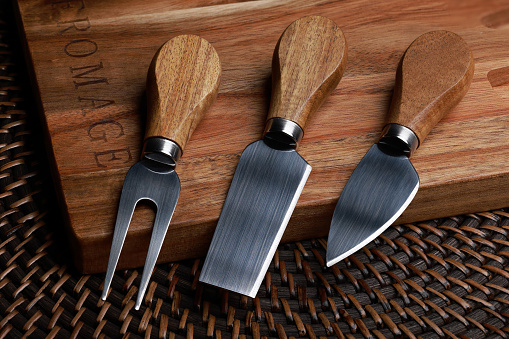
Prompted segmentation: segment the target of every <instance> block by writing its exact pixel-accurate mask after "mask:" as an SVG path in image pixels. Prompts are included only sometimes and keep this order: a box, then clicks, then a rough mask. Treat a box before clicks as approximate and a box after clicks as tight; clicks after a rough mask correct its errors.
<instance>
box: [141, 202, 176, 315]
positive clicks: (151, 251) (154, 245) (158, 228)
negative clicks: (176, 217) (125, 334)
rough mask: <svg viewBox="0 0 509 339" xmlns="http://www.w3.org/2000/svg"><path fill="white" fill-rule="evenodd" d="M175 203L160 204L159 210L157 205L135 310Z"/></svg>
mask: <svg viewBox="0 0 509 339" xmlns="http://www.w3.org/2000/svg"><path fill="white" fill-rule="evenodd" d="M175 204H176V201H175V203H173V204H166V203H163V204H161V206H162V207H161V208H159V205H158V207H157V213H156V219H155V221H154V227H153V229H152V236H151V238H150V245H149V247H148V252H147V258H146V259H145V267H144V269H143V275H142V277H141V282H140V288H139V289H138V297H137V299H136V305H135V306H134V308H135V309H136V310H139V309H140V306H141V302H142V300H143V296H144V295H145V291H146V290H147V287H148V282H149V280H150V276H151V275H152V271H153V270H154V267H155V264H156V261H157V257H158V256H159V252H160V251H161V247H162V245H163V241H164V237H165V236H166V231H168V226H169V225H170V220H171V217H172V216H173V211H174V210H175ZM172 205H173V208H167V207H168V206H172Z"/></svg>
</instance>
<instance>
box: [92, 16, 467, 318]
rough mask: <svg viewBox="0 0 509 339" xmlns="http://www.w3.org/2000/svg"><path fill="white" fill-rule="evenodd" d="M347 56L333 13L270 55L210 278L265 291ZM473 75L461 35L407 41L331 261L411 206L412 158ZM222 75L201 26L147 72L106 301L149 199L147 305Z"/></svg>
mask: <svg viewBox="0 0 509 339" xmlns="http://www.w3.org/2000/svg"><path fill="white" fill-rule="evenodd" d="M346 65H347V43H346V40H345V37H344V35H343V32H342V31H341V29H340V28H339V27H338V26H337V25H336V24H335V23H334V22H333V21H332V20H330V19H327V18H325V17H321V16H308V17H304V18H301V19H298V20H296V21H294V22H293V23H292V24H291V25H290V26H288V28H287V29H286V30H285V31H284V32H283V34H282V35H281V37H280V39H279V41H278V42H277V44H276V47H275V50H274V55H273V59H272V94H271V101H270V107H269V110H268V115H267V119H266V123H265V129H264V132H263V137H262V139H261V140H259V141H255V142H253V143H251V144H250V145H248V146H247V147H246V148H245V149H244V151H243V152H242V155H241V156H240V159H239V161H238V165H237V168H236V171H235V174H234V177H233V180H232V182H231V185H230V188H229V191H228V194H227V197H226V200H225V202H224V205H223V206H222V211H221V214H220V216H219V220H218V223H217V227H216V229H215V233H214V236H213V239H212V243H211V244H210V247H209V250H208V254H207V256H206V258H205V262H204V264H203V268H202V270H201V274H200V277H199V280H200V281H201V282H203V283H207V284H210V285H214V286H218V287H221V288H224V289H227V290H231V291H234V292H238V293H241V294H244V295H247V296H250V297H255V296H256V294H257V292H258V289H259V287H260V285H261V282H262V280H263V277H264V276H265V273H266V271H267V269H268V266H269V264H270V261H271V260H272V257H273V255H274V253H275V251H276V248H277V246H278V244H279V242H280V240H281V237H282V235H283V233H284V231H285V228H286V226H287V224H288V221H289V219H290V217H291V215H292V212H293V210H294V207H295V205H296V203H297V201H298V199H299V196H300V194H301V192H302V191H303V189H304V186H305V184H306V181H307V178H308V176H309V174H310V172H311V166H310V164H308V163H307V162H306V160H305V159H304V158H303V157H302V156H301V155H299V153H298V152H297V147H298V145H299V143H300V142H301V140H302V137H303V135H304V128H305V126H306V123H307V121H309V119H310V118H311V116H312V115H313V114H320V112H319V111H320V106H321V104H322V103H323V102H324V100H325V99H326V98H327V96H328V95H329V94H330V93H331V92H332V91H333V90H334V89H335V88H336V86H337V85H338V83H339V81H340V79H341V77H342V76H343V73H344V71H345V68H346ZM473 73H474V61H473V57H472V53H471V51H470V49H469V47H468V45H467V44H466V42H465V41H464V40H463V39H462V38H461V37H459V36H458V35H456V34H454V33H452V32H448V31H433V32H429V33H426V34H423V35H421V36H420V37H418V38H417V39H416V40H414V42H413V43H412V44H411V45H410V46H409V47H408V49H407V50H406V52H405V53H404V55H403V57H402V58H401V61H400V63H399V65H398V68H397V72H396V80H395V86H394V92H393V97H392V102H391V105H390V108H389V112H388V115H387V118H386V124H385V127H384V128H383V130H382V132H381V137H380V138H379V140H378V141H377V142H376V143H375V144H374V145H373V146H372V147H371V148H370V149H369V151H368V152H367V153H366V155H365V156H364V157H363V158H362V160H361V161H360V162H359V164H358V166H357V168H356V169H355V170H354V172H353V173H352V174H351V176H350V178H349V180H348V182H347V184H346V186H345V187H344V189H343V191H342V192H341V195H340V197H339V200H338V202H337V205H336V208H335V210H334V214H333V217H332V220H331V225H330V232H329V237H328V241H327V254H326V264H327V266H331V265H334V264H335V263H337V262H339V261H340V260H342V259H344V258H346V257H348V256H349V255H351V254H353V253H355V252H356V251H357V250H359V249H361V248H362V247H364V246H365V245H367V244H368V243H369V242H370V241H372V240H373V239H374V238H376V237H377V236H378V235H379V234H381V233H382V232H383V231H384V230H385V229H387V227H389V226H390V225H391V224H392V223H393V222H394V221H395V220H396V219H397V218H398V216H399V215H400V214H401V213H402V212H403V211H404V210H405V208H406V207H407V206H408V205H409V203H410V202H411V201H412V199H413V197H414V196H415V194H416V193H417V190H418V187H419V177H418V174H417V172H416V170H415V169H414V167H413V166H412V163H411V162H410V157H411V156H412V154H413V153H414V152H416V149H417V148H418V147H419V146H420V145H421V144H422V143H423V141H424V139H425V138H426V136H427V134H428V133H429V132H430V130H431V129H432V128H433V126H434V125H436V124H437V123H438V122H439V121H440V120H441V119H442V117H444V115H445V114H446V113H447V112H449V111H450V110H451V109H452V108H453V107H454V106H455V105H456V104H457V103H458V102H459V101H460V100H461V99H462V98H463V96H464V95H465V94H466V92H467V90H468V88H469V86H470V83H471V81H472V78H473ZM220 78H221V65H220V61H219V57H218V54H217V53H216V51H215V49H214V48H213V47H212V46H211V45H210V44H209V43H208V42H207V41H206V40H204V39H203V38H200V37H197V36H195V35H180V36H177V37H175V38H173V39H171V40H169V41H168V42H166V43H165V44H164V45H163V46H162V47H161V48H160V49H159V51H158V52H157V53H156V55H155V56H154V58H153V60H152V63H151V65H150V67H149V70H148V76H147V103H148V110H147V112H148V114H147V126H146V132H145V141H144V144H143V151H142V155H141V160H140V161H139V162H138V163H136V164H135V165H133V166H132V167H131V169H130V170H129V172H128V173H127V175H126V178H125V180H124V185H123V188H122V192H121V198H120V203H119V208H118V214H117V220H116V224H115V229H114V235H113V241H112V246H111V251H110V257H109V261H108V268H107V273H106V279H105V283H104V286H103V295H102V299H103V300H105V299H106V297H107V295H108V292H109V289H110V284H111V282H112V279H113V274H114V271H115V268H116V265H117V262H118V259H119V256H120V253H121V250H122V245H123V243H124V240H125V238H126V234H127V231H128V228H129V223H130V222H131V218H132V215H133V212H134V209H135V206H136V204H137V203H138V202H139V201H141V200H150V201H152V202H153V204H154V205H155V206H156V209H157V212H156V217H155V221H154V226H153V230H152V236H151V240H150V245H149V249H148V254H147V257H146V262H145V267H144V270H143V275H142V278H141V283H140V288H139V291H138V296H137V301H136V304H135V308H136V309H139V307H140V306H141V303H142V300H143V296H144V293H145V291H146V289H147V286H148V282H149V280H150V276H151V274H152V271H153V269H154V265H155V263H156V259H157V257H158V254H159V251H160V249H161V246H162V244H163V240H164V238H165V236H166V233H167V230H168V228H169V225H170V222H171V218H172V215H173V212H174V210H175V209H176V208H178V204H177V200H178V197H179V194H180V182H179V178H178V175H177V172H176V164H177V161H178V160H179V158H180V157H181V155H182V153H183V149H184V147H185V145H186V143H187V141H188V140H189V138H190V136H191V134H192V132H193V130H194V129H195V128H196V126H197V125H198V123H199V122H200V120H201V118H202V117H203V116H204V115H205V114H206V111H207V109H208V108H209V107H210V106H211V104H212V103H213V101H214V100H215V98H216V96H217V93H218V88H219V83H220ZM359 114H360V113H359ZM339 115H340V112H338V116H339ZM260 127H261V126H260ZM374 141H376V140H374ZM338 189H339V188H338ZM170 231H171V230H170Z"/></svg>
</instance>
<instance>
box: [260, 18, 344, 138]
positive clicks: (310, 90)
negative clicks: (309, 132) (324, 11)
mask: <svg viewBox="0 0 509 339" xmlns="http://www.w3.org/2000/svg"><path fill="white" fill-rule="evenodd" d="M346 53H347V47H346V40H345V37H344V35H343V32H342V31H341V29H340V28H339V27H338V26H337V25H336V24H335V23H334V21H332V20H330V19H328V18H325V17H321V16H308V17H304V18H301V19H298V20H296V21H294V22H293V23H292V24H291V25H290V26H288V28H287V29H286V30H285V31H284V32H283V34H282V35H281V38H280V39H279V42H278V43H277V45H276V49H275V51H274V57H273V59H272V98H271V102H270V109H269V114H268V117H267V120H268V119H271V118H285V119H288V120H291V121H293V122H295V123H297V124H298V125H299V126H300V127H301V128H303V129H304V127H305V125H306V121H307V120H308V118H309V117H310V115H311V113H313V112H315V111H316V110H317V109H318V108H319V107H320V105H321V104H322V103H323V101H324V100H325V98H326V97H327V96H328V95H329V94H330V93H331V92H332V91H333V90H334V89H335V88H336V86H337V85H338V83H339V80H341V77H342V76H343V72H344V70H345V65H346Z"/></svg>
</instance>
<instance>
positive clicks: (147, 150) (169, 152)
mask: <svg viewBox="0 0 509 339" xmlns="http://www.w3.org/2000/svg"><path fill="white" fill-rule="evenodd" d="M181 156H182V149H181V148H180V146H179V145H177V143H176V142H173V141H171V140H169V139H165V138H161V137H153V138H148V139H147V140H145V142H144V143H143V151H142V152H141V157H142V158H146V159H151V160H154V161H157V162H160V163H164V164H167V165H170V166H176V164H177V161H178V160H179V159H180V157H181Z"/></svg>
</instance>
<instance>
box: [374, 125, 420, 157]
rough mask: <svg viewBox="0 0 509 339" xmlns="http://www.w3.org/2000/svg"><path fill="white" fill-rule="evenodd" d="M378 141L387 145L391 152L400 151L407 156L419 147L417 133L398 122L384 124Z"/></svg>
mask: <svg viewBox="0 0 509 339" xmlns="http://www.w3.org/2000/svg"><path fill="white" fill-rule="evenodd" d="M378 143H379V144H381V145H384V146H387V147H389V148H390V149H391V150H392V151H393V152H401V153H403V154H405V155H406V156H408V157H411V156H412V154H413V153H414V152H415V150H416V149H417V147H419V139H418V138H417V135H415V133H414V132H413V131H412V130H411V129H410V128H408V127H405V126H403V125H399V124H388V125H387V126H385V128H384V129H383V131H382V135H381V136H380V140H379V141H378Z"/></svg>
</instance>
